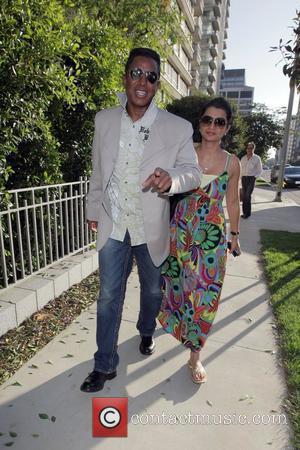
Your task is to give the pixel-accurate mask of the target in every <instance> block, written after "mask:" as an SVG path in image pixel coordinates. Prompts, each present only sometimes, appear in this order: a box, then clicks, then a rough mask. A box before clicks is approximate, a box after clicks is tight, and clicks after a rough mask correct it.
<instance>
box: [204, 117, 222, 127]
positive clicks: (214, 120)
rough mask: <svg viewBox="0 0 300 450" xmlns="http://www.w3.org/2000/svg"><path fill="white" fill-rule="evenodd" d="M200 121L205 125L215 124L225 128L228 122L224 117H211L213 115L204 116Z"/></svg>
mask: <svg viewBox="0 0 300 450" xmlns="http://www.w3.org/2000/svg"><path fill="white" fill-rule="evenodd" d="M200 123H202V124H203V125H211V124H214V125H215V126H216V127H219V128H223V127H225V126H226V124H227V122H226V120H225V119H224V117H215V118H214V117H211V116H203V117H201V119H200Z"/></svg>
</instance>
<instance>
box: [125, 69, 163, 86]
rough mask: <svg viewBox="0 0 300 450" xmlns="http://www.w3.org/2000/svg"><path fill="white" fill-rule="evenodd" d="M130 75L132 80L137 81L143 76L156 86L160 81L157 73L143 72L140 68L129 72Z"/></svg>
mask: <svg viewBox="0 0 300 450" xmlns="http://www.w3.org/2000/svg"><path fill="white" fill-rule="evenodd" d="M129 75H130V77H131V78H132V80H134V81H136V80H139V79H140V78H142V76H143V75H145V77H146V78H147V80H148V81H149V83H151V84H154V83H156V81H157V80H158V74H157V73H156V72H151V71H149V70H143V69H140V68H139V67H135V68H134V69H131V70H130V71H129Z"/></svg>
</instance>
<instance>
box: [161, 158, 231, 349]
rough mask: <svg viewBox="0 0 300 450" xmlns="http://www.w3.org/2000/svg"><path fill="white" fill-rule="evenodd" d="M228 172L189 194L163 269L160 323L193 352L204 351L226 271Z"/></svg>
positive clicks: (180, 210)
mask: <svg viewBox="0 0 300 450" xmlns="http://www.w3.org/2000/svg"><path fill="white" fill-rule="evenodd" d="M228 160H229V158H227V162H226V167H225V169H224V172H223V173H222V174H221V175H219V176H216V177H215V178H214V179H213V180H212V181H211V182H209V184H207V185H206V186H205V187H203V188H201V187H200V188H198V189H197V190H195V191H193V192H190V193H188V194H187V195H186V196H185V197H184V198H183V199H182V200H180V201H179V202H178V204H177V206H176V209H175V213H174V215H173V218H172V220H171V225H170V226H171V244H170V247H171V250H170V255H169V257H168V258H167V260H166V261H165V263H164V265H163V268H162V275H163V301H162V306H161V309H160V312H159V314H158V320H159V321H160V323H161V325H162V326H163V328H164V329H165V331H167V332H168V333H171V334H172V335H173V336H174V337H175V338H176V339H178V340H179V341H181V342H182V343H183V344H184V345H185V346H186V347H188V348H190V349H191V350H193V351H198V350H200V349H201V348H202V347H203V345H204V343H205V341H206V338H207V335H208V332H209V330H210V328H211V325H212V323H213V321H214V318H215V316H216V313H217V309H218V305H219V300H220V295H221V290H222V285H223V280H224V275H225V266H226V255H227V242H226V228H225V217H224V211H223V206H222V202H223V198H224V195H225V192H226V188H227V183H228V173H227V166H228Z"/></svg>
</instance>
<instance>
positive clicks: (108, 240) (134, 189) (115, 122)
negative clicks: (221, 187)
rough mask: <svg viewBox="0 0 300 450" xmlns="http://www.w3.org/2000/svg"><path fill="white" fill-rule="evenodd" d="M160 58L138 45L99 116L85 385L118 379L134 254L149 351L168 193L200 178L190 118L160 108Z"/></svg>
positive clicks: (165, 245) (91, 197)
mask: <svg viewBox="0 0 300 450" xmlns="http://www.w3.org/2000/svg"><path fill="white" fill-rule="evenodd" d="M159 77H160V57H159V55H158V53H156V52H155V51H153V50H152V49H149V48H135V49H133V50H132V51H131V52H130V54H129V57H128V60H127V62H126V65H125V74H124V86H125V91H126V94H121V95H120V96H119V99H120V103H121V105H120V106H118V107H115V108H110V109H105V110H103V111H100V112H99V113H97V115H96V120H95V132H94V141H93V171H92V175H91V179H90V188H89V194H88V205H87V219H88V224H89V227H90V229H92V230H98V236H97V249H98V250H99V269H100V294H99V299H98V302H97V336H96V339H97V351H96V353H95V355H94V370H93V371H92V372H91V373H90V374H89V375H88V376H87V377H86V379H85V380H84V382H83V384H82V385H81V390H82V391H84V392H96V391H100V390H101V389H103V387H104V383H105V382H106V380H111V379H113V378H115V377H116V375H117V372H116V368H117V365H118V363H119V355H118V352H117V343H118V335H119V328H120V322H121V317H122V309H123V303H124V297H125V290H126V283H127V279H128V276H129V275H130V272H131V269H132V262H133V257H135V260H136V264H137V269H138V275H139V281H140V312H139V317H138V322H137V329H138V331H139V333H140V336H141V342H140V346H139V350H140V352H141V353H142V354H143V355H151V354H152V353H153V351H154V348H155V342H154V339H153V337H152V336H153V333H154V330H155V327H156V316H157V313H158V311H159V308H160V305H161V300H162V291H161V264H162V263H163V261H164V260H165V259H166V257H167V256H168V254H169V251H170V231H169V217H170V205H169V197H168V196H171V195H173V194H176V193H178V192H185V191H189V190H191V189H194V188H196V187H197V186H198V185H199V183H200V179H201V172H200V169H199V167H198V164H197V158H196V155H195V151H194V147H193V141H192V134H193V130H192V126H191V124H190V123H189V122H187V121H185V120H183V119H181V118H179V117H177V116H175V115H173V114H170V113H168V112H167V111H163V110H161V109H159V108H158V107H157V106H156V105H155V103H154V96H155V94H156V91H157V89H158V87H159Z"/></svg>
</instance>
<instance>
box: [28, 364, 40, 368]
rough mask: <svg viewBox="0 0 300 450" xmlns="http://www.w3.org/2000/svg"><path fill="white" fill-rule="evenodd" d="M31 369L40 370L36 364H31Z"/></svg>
mask: <svg viewBox="0 0 300 450" xmlns="http://www.w3.org/2000/svg"><path fill="white" fill-rule="evenodd" d="M28 368H29V369H38V366H36V365H35V364H31V366H28Z"/></svg>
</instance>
